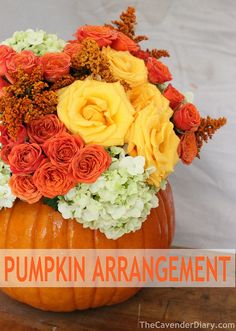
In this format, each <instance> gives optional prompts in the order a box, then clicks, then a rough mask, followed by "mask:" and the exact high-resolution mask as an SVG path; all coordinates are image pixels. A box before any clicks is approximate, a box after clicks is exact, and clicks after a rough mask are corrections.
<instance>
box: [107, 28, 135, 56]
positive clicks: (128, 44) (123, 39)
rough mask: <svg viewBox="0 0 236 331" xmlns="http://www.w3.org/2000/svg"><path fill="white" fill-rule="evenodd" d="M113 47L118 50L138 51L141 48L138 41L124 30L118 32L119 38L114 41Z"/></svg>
mask: <svg viewBox="0 0 236 331" xmlns="http://www.w3.org/2000/svg"><path fill="white" fill-rule="evenodd" d="M111 47H112V48H114V49H115V50H117V51H129V52H137V51H138V50H139V48H140V47H139V45H138V44H137V43H136V42H134V41H133V40H132V39H130V38H129V37H127V36H126V35H125V34H124V33H122V32H118V33H117V39H115V40H114V41H113V42H112V44H111Z"/></svg>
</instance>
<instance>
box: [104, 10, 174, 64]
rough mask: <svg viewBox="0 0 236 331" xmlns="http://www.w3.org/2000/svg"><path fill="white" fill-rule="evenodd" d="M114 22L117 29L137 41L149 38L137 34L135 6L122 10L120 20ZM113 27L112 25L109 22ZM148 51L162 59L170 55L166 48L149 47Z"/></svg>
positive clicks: (152, 55)
mask: <svg viewBox="0 0 236 331" xmlns="http://www.w3.org/2000/svg"><path fill="white" fill-rule="evenodd" d="M112 24H114V25H115V28H116V30H118V31H120V32H122V33H124V34H125V35H126V36H128V37H129V38H131V39H132V40H134V41H135V42H136V43H140V42H141V41H143V40H147V39H148V37H147V36H135V25H136V24H137V21H136V15H135V8H134V7H128V8H127V10H126V11H124V12H122V13H121V15H120V21H119V20H115V21H112ZM107 26H110V27H112V28H113V26H112V25H109V24H107ZM146 52H148V53H149V55H150V56H151V57H154V58H156V59H160V58H161V57H169V56H170V55H169V52H168V51H167V50H165V49H153V50H149V49H147V50H146Z"/></svg>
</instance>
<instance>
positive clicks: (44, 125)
mask: <svg viewBox="0 0 236 331" xmlns="http://www.w3.org/2000/svg"><path fill="white" fill-rule="evenodd" d="M65 131H66V128H65V126H64V124H63V123H62V122H61V121H60V120H59V119H58V117H57V116H56V115H45V116H43V117H40V118H38V119H34V120H32V121H31V122H30V123H29V124H28V126H27V133H28V136H29V139H30V142H32V143H37V144H43V143H44V142H45V141H46V140H48V139H50V138H52V137H55V135H57V134H60V133H62V132H65Z"/></svg>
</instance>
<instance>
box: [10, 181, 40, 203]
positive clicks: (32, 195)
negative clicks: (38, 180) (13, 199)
mask: <svg viewBox="0 0 236 331" xmlns="http://www.w3.org/2000/svg"><path fill="white" fill-rule="evenodd" d="M9 186H10V188H11V191H12V193H13V194H14V195H15V196H17V197H18V198H19V199H21V200H23V201H26V202H28V203H30V204H32V203H35V202H37V201H39V200H40V199H41V198H42V194H41V193H40V192H39V191H38V189H37V187H36V186H35V185H34V182H33V177H32V176H30V175H12V177H11V178H10V180H9Z"/></svg>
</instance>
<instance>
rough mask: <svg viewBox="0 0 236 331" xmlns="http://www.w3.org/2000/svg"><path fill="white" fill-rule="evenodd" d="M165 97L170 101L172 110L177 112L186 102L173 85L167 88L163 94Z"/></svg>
mask: <svg viewBox="0 0 236 331" xmlns="http://www.w3.org/2000/svg"><path fill="white" fill-rule="evenodd" d="M163 95H164V97H166V99H168V100H169V101H170V108H172V109H173V110H175V109H176V108H177V107H179V105H180V104H181V103H182V102H183V101H184V96H183V94H181V93H180V92H179V91H178V90H176V88H174V87H173V86H172V85H171V84H169V85H168V86H167V88H166V89H165V91H164V93H163Z"/></svg>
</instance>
